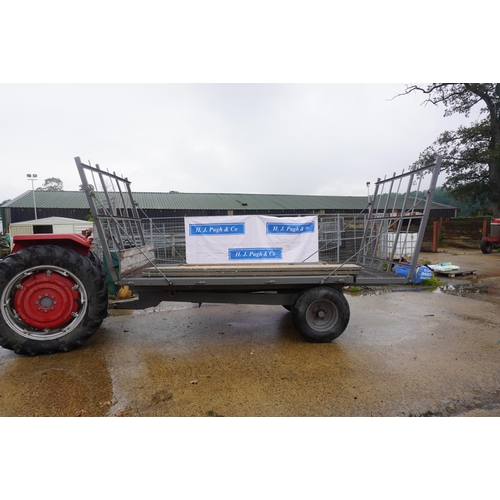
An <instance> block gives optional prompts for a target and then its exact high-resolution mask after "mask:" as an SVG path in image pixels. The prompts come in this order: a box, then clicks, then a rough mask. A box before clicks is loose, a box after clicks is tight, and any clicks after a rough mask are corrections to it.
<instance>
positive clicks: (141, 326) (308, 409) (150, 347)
mask: <svg viewBox="0 0 500 500" xmlns="http://www.w3.org/2000/svg"><path fill="white" fill-rule="evenodd" d="M422 258H423V259H428V260H430V261H431V262H432V263H438V262H444V261H447V262H448V261H451V262H452V263H454V264H457V265H460V266H461V267H463V268H468V269H471V268H476V269H477V274H476V275H474V276H472V277H467V278H459V279H456V278H454V279H452V278H440V279H442V281H444V282H446V285H444V286H448V287H457V286H459V285H460V286H461V285H469V286H470V287H471V288H474V286H475V287H480V288H481V289H482V288H483V287H484V289H488V290H495V289H497V287H498V285H499V284H500V254H497V253H493V254H491V255H484V254H482V253H481V252H480V251H479V250H478V251H476V252H474V251H462V250H451V251H449V252H448V253H444V252H441V253H439V254H424V255H422ZM450 290H451V288H450ZM499 297H500V296H498V295H496V294H495V293H491V294H489V293H472V294H466V293H451V292H449V291H446V290H444V289H442V290H439V289H438V290H434V291H429V290H426V291H420V292H418V293H415V291H414V289H412V290H407V291H406V290H405V291H398V292H397V293H396V291H392V292H390V291H389V292H388V291H385V293H374V294H370V295H366V296H363V295H360V296H355V295H347V300H348V301H349V304H350V306H351V321H350V324H349V326H348V328H347V329H346V331H345V332H344V334H343V335H342V336H341V337H339V338H338V339H337V340H336V341H335V342H333V343H330V344H310V343H308V342H305V341H303V340H302V339H301V337H300V336H299V335H298V334H297V333H296V332H295V330H294V329H293V326H292V322H291V315H290V313H288V312H287V311H286V310H285V309H284V308H282V307H280V306H246V305H203V306H202V307H201V308H198V307H197V306H196V307H194V306H192V305H191V304H173V305H172V304H163V305H162V306H163V307H161V308H157V309H151V310H146V311H135V312H132V311H120V312H119V311H114V312H112V313H111V316H110V317H108V318H107V319H106V320H105V322H104V324H103V327H101V329H100V330H99V331H98V333H97V334H96V335H95V336H94V337H93V338H92V339H90V341H89V342H87V343H86V344H85V346H83V347H82V348H81V349H79V350H77V351H73V352H70V353H65V354H57V355H51V356H38V357H34V358H31V357H21V356H17V355H15V354H14V353H12V352H10V351H7V350H3V349H0V415H2V416H42V415H44V416H45V415H46V416H51V415H60V416H105V415H106V416H210V417H216V416H500V329H499V323H500V320H499V311H500V309H499V305H500V298H499Z"/></svg>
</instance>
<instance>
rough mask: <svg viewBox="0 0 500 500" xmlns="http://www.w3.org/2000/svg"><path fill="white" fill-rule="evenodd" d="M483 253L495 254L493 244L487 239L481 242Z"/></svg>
mask: <svg viewBox="0 0 500 500" xmlns="http://www.w3.org/2000/svg"><path fill="white" fill-rule="evenodd" d="M481 252H483V253H491V252H493V243H492V242H491V241H488V240H487V239H486V238H483V239H482V240H481Z"/></svg>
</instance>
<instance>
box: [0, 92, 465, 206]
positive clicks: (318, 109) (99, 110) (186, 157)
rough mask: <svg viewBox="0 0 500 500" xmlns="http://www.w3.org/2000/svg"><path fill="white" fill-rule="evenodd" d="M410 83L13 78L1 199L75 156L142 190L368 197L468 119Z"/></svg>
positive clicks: (56, 171)
mask: <svg viewBox="0 0 500 500" xmlns="http://www.w3.org/2000/svg"><path fill="white" fill-rule="evenodd" d="M404 89H405V85H404V84H2V85H0V106H1V109H2V121H1V123H0V141H1V145H0V166H1V171H2V173H7V175H6V176H4V175H3V176H2V183H1V185H0V201H3V200H5V199H9V198H11V199H12V198H14V197H16V196H18V195H20V194H21V193H23V192H25V191H26V190H28V189H31V183H30V182H29V181H28V180H27V178H26V174H28V173H30V174H35V173H36V174H37V176H38V179H39V181H38V182H37V183H36V184H35V188H36V187H40V186H41V185H42V184H43V181H44V179H47V178H50V177H57V178H60V179H61V180H62V181H63V186H64V190H78V187H79V184H80V183H81V181H80V179H79V176H78V172H77V169H76V167H75V162H74V157H75V156H80V157H81V159H82V160H84V161H85V162H86V161H90V162H91V163H92V164H93V165H94V164H96V163H98V164H99V165H100V167H101V168H104V169H109V170H110V171H114V172H116V173H117V174H120V175H121V174H123V175H124V176H126V177H128V178H129V180H131V181H132V189H133V190H135V191H156V192H168V191H170V190H175V191H181V192H208V193H270V194H273V193H285V194H311V195H315V194H325V195H348V196H358V195H365V194H366V182H367V181H370V182H374V181H375V180H376V179H377V177H379V176H384V175H385V174H391V173H392V172H394V171H397V172H399V171H401V170H402V169H403V168H406V167H407V166H408V165H409V164H411V163H412V162H413V161H415V160H416V159H417V158H418V154H419V152H420V151H422V150H423V149H424V148H425V147H427V146H428V145H429V144H431V143H432V142H433V141H434V140H435V139H436V137H437V136H438V134H439V133H440V132H442V131H444V130H446V129H452V128H456V127H457V126H458V125H459V124H460V123H464V118H463V117H448V118H444V117H443V111H444V110H443V108H436V107H435V106H432V105H427V106H423V105H422V102H423V96H422V95H410V96H404V97H398V98H396V99H392V98H393V97H394V96H395V95H397V94H398V93H401V92H403V91H404Z"/></svg>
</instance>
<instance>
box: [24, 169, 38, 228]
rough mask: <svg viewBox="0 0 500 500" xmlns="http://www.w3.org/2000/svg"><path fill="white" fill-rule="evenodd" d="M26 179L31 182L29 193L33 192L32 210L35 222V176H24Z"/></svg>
mask: <svg viewBox="0 0 500 500" xmlns="http://www.w3.org/2000/svg"><path fill="white" fill-rule="evenodd" d="M26 177H27V178H28V180H29V181H31V191H32V192H33V210H34V211H35V220H37V216H36V199H35V181H36V180H37V175H36V174H26Z"/></svg>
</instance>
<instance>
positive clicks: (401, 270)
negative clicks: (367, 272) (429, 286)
mask: <svg viewBox="0 0 500 500" xmlns="http://www.w3.org/2000/svg"><path fill="white" fill-rule="evenodd" d="M410 266H411V262H407V263H406V264H404V265H403V264H398V265H396V266H394V269H393V272H394V274H396V275H397V276H403V277H405V278H407V277H408V272H409V271H410ZM432 277H434V272H433V271H432V269H431V268H430V267H427V266H417V267H416V268H415V272H414V273H413V277H412V279H411V282H412V283H416V284H418V283H422V281H424V280H428V279H429V278H432Z"/></svg>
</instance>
